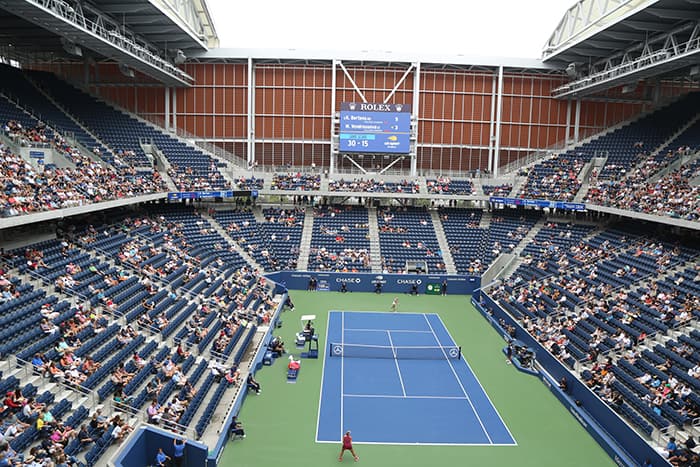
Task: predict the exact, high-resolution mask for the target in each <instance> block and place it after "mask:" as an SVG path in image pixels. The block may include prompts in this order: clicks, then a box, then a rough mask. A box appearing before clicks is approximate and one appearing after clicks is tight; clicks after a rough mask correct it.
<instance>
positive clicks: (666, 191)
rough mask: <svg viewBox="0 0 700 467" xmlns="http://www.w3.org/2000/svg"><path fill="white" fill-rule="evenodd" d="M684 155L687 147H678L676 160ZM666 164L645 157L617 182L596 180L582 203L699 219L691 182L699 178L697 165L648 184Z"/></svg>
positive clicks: (699, 199) (699, 202)
mask: <svg viewBox="0 0 700 467" xmlns="http://www.w3.org/2000/svg"><path fill="white" fill-rule="evenodd" d="M686 152H687V148H679V149H678V150H677V152H676V156H675V157H680V154H684V153H686ZM675 157H674V158H673V159H675ZM665 165H667V163H666V162H665V161H664V159H662V160H658V159H654V158H648V159H647V160H645V161H644V162H643V163H641V164H640V165H639V166H637V167H635V168H634V169H633V170H632V171H631V172H630V173H629V174H627V176H626V177H625V178H622V179H620V180H598V179H595V180H594V181H593V183H592V184H591V186H590V188H589V190H588V193H587V194H586V198H585V201H586V202H587V203H592V204H598V205H602V206H612V207H617V208H620V209H626V210H631V211H636V212H642V213H646V214H656V215H661V216H668V217H675V218H680V219H685V220H691V221H696V220H698V219H700V187H698V185H697V184H693V183H691V182H692V180H693V179H695V178H696V177H698V176H700V163H699V162H698V161H697V160H696V161H694V162H693V163H690V164H686V165H683V166H681V167H679V168H678V169H676V170H673V171H671V172H670V173H668V174H667V175H665V176H663V177H661V178H659V179H658V180H656V181H650V179H651V178H652V177H653V176H654V175H655V174H657V173H658V172H659V171H660V170H661V169H662V168H663V167H664V166H665Z"/></svg>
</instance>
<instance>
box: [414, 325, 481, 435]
mask: <svg viewBox="0 0 700 467" xmlns="http://www.w3.org/2000/svg"><path fill="white" fill-rule="evenodd" d="M423 317H424V318H425V322H426V323H428V326H429V327H430V330H431V331H433V334H434V335H435V339H436V340H437V342H438V344H440V339H438V337H437V334H435V330H433V326H432V325H431V324H430V320H428V316H427V315H425V314H424V315H423ZM450 339H452V337H451V336H450ZM452 343H453V344H454V340H453V342H452ZM442 353H443V354H445V359H446V360H447V363H448V365H450V369H451V370H452V374H453V375H455V379H457V383H458V384H459V387H460V388H462V392H463V393H464V395H465V396H466V398H467V402H469V406H470V407H471V408H472V410H473V411H474V415H476V419H477V420H479V425H481V429H482V430H484V433H485V434H486V437H487V438H488V440H489V443H492V444H493V440H492V439H491V436H490V435H489V432H488V431H487V430H486V427H485V426H484V422H482V421H481V417H479V412H477V411H476V408H475V407H474V404H473V403H472V400H471V399H470V398H469V394H467V390H466V389H464V386H463V385H462V381H461V380H460V379H459V375H458V374H457V371H455V368H454V366H452V361H451V360H450V358H449V357H448V356H447V354H446V353H445V349H443V350H442Z"/></svg>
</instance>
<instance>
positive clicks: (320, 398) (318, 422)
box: [316, 313, 342, 443]
mask: <svg viewBox="0 0 700 467" xmlns="http://www.w3.org/2000/svg"><path fill="white" fill-rule="evenodd" d="M330 325H331V318H330V313H329V314H328V317H327V318H326V334H325V336H326V337H328V329H329V327H330ZM324 348H325V345H324ZM326 358H328V355H327V353H326V352H325V351H324V352H323V364H322V365H321V394H320V395H319V396H318V413H317V414H316V442H317V443H320V442H322V441H319V440H318V435H319V432H318V430H319V429H320V428H321V404H322V403H323V386H325V384H323V381H324V379H323V378H324V377H325V373H326ZM341 399H342V397H341ZM341 439H342V438H341Z"/></svg>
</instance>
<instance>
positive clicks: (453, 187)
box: [425, 176, 476, 195]
mask: <svg viewBox="0 0 700 467" xmlns="http://www.w3.org/2000/svg"><path fill="white" fill-rule="evenodd" d="M425 184H426V187H427V189H428V193H430V194H437V195H441V194H446V195H448V194H449V195H473V194H476V191H475V190H474V184H473V183H472V181H471V180H452V179H451V178H450V177H445V176H440V177H438V178H436V179H430V178H429V179H426V181H425Z"/></svg>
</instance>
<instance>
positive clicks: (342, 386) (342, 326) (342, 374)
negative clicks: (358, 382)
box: [328, 311, 345, 439]
mask: <svg viewBox="0 0 700 467" xmlns="http://www.w3.org/2000/svg"><path fill="white" fill-rule="evenodd" d="M340 317H341V322H340V331H341V333H340V345H344V344H345V312H344V311H341V312H340ZM328 321H330V320H328ZM344 377H345V356H344V355H341V356H340V439H343V433H345V427H344V426H343V422H344V420H343V401H344V400H345V398H343V393H344V392H345V381H344Z"/></svg>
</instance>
